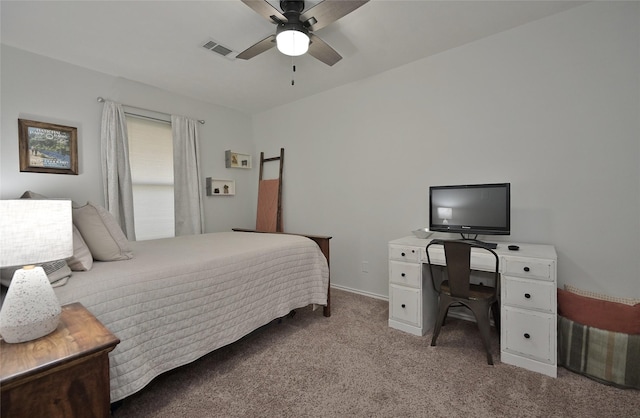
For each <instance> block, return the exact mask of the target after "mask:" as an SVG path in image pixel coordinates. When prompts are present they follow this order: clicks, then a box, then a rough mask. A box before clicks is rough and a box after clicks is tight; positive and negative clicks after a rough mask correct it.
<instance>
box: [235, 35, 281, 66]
mask: <svg viewBox="0 0 640 418" xmlns="http://www.w3.org/2000/svg"><path fill="white" fill-rule="evenodd" d="M274 46H276V35H269V36H267V37H266V38H264V39H263V40H261V41H260V42H258V43H256V44H254V45H251V46H250V47H249V48H247V49H245V50H244V51H242V52H241V53H239V54H238V55H237V56H236V58H239V59H241V60H248V59H250V58H253V57H255V56H256V55H258V54H262V53H263V52H265V51H268V50H270V49H271V48H273V47H274Z"/></svg>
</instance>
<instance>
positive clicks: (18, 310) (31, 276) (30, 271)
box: [0, 266, 62, 343]
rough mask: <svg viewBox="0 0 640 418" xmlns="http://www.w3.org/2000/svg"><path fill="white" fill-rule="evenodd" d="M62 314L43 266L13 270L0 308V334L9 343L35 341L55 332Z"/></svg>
mask: <svg viewBox="0 0 640 418" xmlns="http://www.w3.org/2000/svg"><path fill="white" fill-rule="evenodd" d="M61 313H62V309H61V308H60V302H59V301H58V298H57V297H56V294H55V292H54V291H53V288H52V287H51V283H49V279H48V278H47V274H46V273H45V272H44V270H43V269H42V267H33V266H28V267H25V268H22V269H19V270H16V272H15V273H14V274H13V279H11V284H10V285H9V290H8V291H7V294H6V296H5V298H4V302H3V304H2V310H0V335H2V338H3V339H4V341H5V342H8V343H22V342H25V341H31V340H35V339H36V338H40V337H43V336H45V335H47V334H49V333H51V332H53V331H55V329H56V328H57V327H58V323H59V322H60V314H61Z"/></svg>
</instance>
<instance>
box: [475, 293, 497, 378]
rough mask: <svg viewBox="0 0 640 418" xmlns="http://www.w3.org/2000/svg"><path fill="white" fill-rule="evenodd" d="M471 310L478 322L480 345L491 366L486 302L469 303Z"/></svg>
mask: <svg viewBox="0 0 640 418" xmlns="http://www.w3.org/2000/svg"><path fill="white" fill-rule="evenodd" d="M470 307H471V311H472V312H473V314H474V315H475V317H476V322H477V323H478V329H479V330H480V337H481V338H482V345H483V346H484V349H485V351H486V352H487V363H488V364H490V365H492V366H493V356H492V355H491V343H490V338H491V325H490V324H489V309H490V307H489V306H487V305H486V304H473V305H470Z"/></svg>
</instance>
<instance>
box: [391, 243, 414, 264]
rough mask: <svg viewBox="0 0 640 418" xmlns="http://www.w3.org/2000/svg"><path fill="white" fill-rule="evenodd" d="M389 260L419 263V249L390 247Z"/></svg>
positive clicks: (399, 246) (401, 246)
mask: <svg viewBox="0 0 640 418" xmlns="http://www.w3.org/2000/svg"><path fill="white" fill-rule="evenodd" d="M389 259H391V260H400V261H408V262H413V263H417V262H419V261H420V248H419V247H408V246H403V245H390V246H389Z"/></svg>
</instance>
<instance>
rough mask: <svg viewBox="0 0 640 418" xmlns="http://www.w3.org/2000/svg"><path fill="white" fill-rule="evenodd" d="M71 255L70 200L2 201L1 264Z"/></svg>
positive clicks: (40, 260)
mask: <svg viewBox="0 0 640 418" xmlns="http://www.w3.org/2000/svg"><path fill="white" fill-rule="evenodd" d="M72 255H73V227H72V222H71V201H70V200H38V199H19V200H0V267H9V266H24V265H27V264H36V263H45V262H47V261H54V260H62V259H65V258H69V257H71V256H72Z"/></svg>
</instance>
